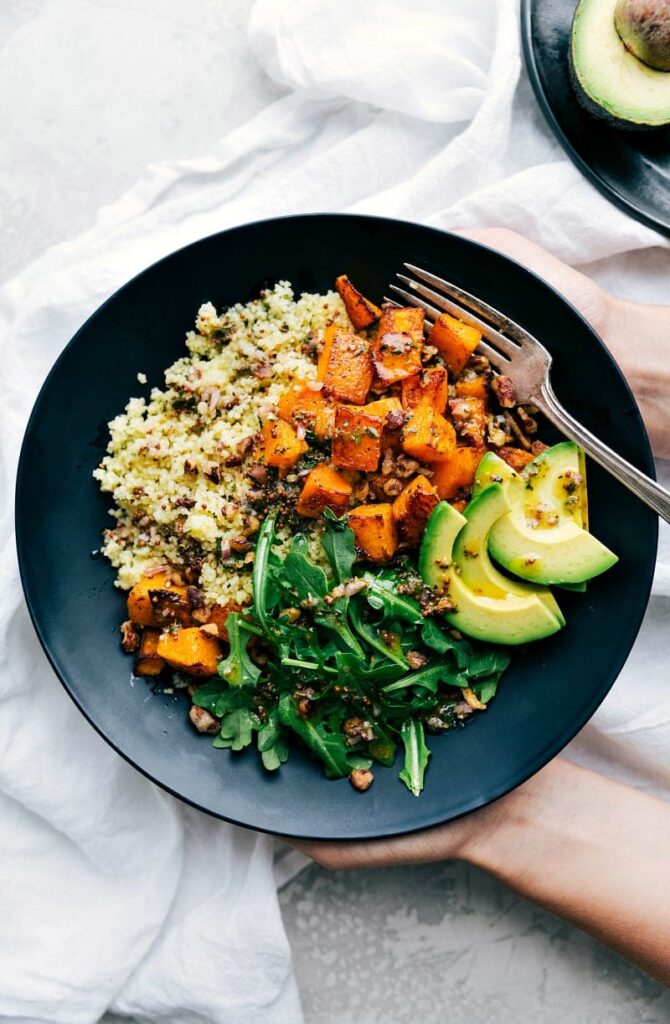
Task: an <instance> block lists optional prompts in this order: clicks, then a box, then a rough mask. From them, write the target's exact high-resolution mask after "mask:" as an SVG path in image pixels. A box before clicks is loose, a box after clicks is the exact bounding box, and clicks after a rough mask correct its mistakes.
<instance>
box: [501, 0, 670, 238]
mask: <svg viewBox="0 0 670 1024" xmlns="http://www.w3.org/2000/svg"><path fill="white" fill-rule="evenodd" d="M576 6H577V0H521V33H522V38H523V49H524V55H525V58H526V67H527V68H528V74H529V76H530V80H531V83H532V86H533V89H534V91H535V95H536V97H537V100H538V103H539V104H540V107H541V108H542V112H543V113H544V116H545V117H546V119H547V121H548V122H549V125H550V126H551V128H552V129H553V131H554V132H555V134H556V137H557V138H558V140H559V142H560V143H561V144H562V146H563V148H564V149H565V151H566V153H567V154H568V156H569V157H570V159H571V160H572V161H573V163H575V164H576V165H577V167H578V168H579V169H580V171H581V172H582V173H583V174H585V175H586V177H587V178H588V179H589V180H590V181H591V182H592V183H593V184H594V185H595V186H596V188H597V189H599V190H600V191H601V192H602V193H603V194H604V195H605V196H607V198H608V199H609V200H611V202H613V203H615V204H616V205H617V206H620V207H621V208H622V209H623V210H625V211H626V213H629V214H630V215H631V216H632V217H636V218H637V220H640V221H642V223H643V224H647V225H648V226H649V227H651V228H656V230H657V231H662V232H664V233H665V234H670V131H667V130H664V131H653V132H634V131H619V130H617V129H615V128H610V127H609V126H608V125H606V124H605V123H604V122H602V121H598V120H597V119H596V118H594V117H591V115H590V114H587V113H586V111H585V110H584V109H583V108H582V107H581V106H580V105H579V103H578V102H577V98H576V96H575V93H574V91H573V88H572V85H571V84H570V75H569V71H568V48H569V44H570V28H571V25H572V17H573V15H574V13H575V8H576Z"/></svg>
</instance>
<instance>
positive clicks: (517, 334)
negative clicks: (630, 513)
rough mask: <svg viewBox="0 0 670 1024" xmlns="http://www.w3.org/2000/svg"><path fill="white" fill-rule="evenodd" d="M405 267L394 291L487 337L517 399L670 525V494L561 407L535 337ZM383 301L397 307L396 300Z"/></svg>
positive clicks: (487, 350) (490, 353) (485, 351)
mask: <svg viewBox="0 0 670 1024" xmlns="http://www.w3.org/2000/svg"><path fill="white" fill-rule="evenodd" d="M404 267H405V269H406V270H408V271H409V273H410V274H411V275H412V276H411V277H409V276H408V275H407V274H397V275H396V276H397V277H398V279H399V280H400V281H402V282H403V284H404V285H405V287H404V288H401V287H399V286H398V285H396V284H392V285H391V286H390V287H391V290H392V291H393V292H394V293H395V294H396V295H398V296H400V297H401V298H402V299H403V300H404V302H405V303H407V304H408V305H411V306H419V307H420V308H421V309H423V311H424V312H425V313H426V315H427V317H428V318H429V320H431V321H432V320H434V319H435V317H436V316H438V314H439V313H441V312H446V313H450V314H451V315H452V316H455V317H458V319H460V320H463V321H464V322H465V323H467V324H470V326H471V327H476V328H477V330H478V331H481V333H482V335H483V337H484V338H485V339H486V340H485V341H481V342H480V343H479V346H478V350H479V351H480V352H481V353H482V355H485V356H486V357H487V358H488V360H489V362H490V363H491V365H492V366H494V367H495V369H496V370H497V371H498V372H499V373H501V374H505V375H506V376H508V377H510V378H511V380H512V381H513V383H514V388H515V391H516V397H517V400H518V402H519V403H520V404H528V405H534V406H536V407H537V408H538V409H539V410H540V412H542V413H544V415H545V416H546V418H547V419H548V420H549V421H550V422H551V423H553V424H554V426H555V427H558V429H559V430H560V431H561V432H562V433H564V434H565V435H566V437H569V438H570V440H571V441H574V442H575V443H576V444H578V445H580V446H581V447H582V448H583V449H584V451H585V452H587V454H588V455H590V456H591V458H592V459H594V460H595V461H596V462H598V463H600V465H601V466H603V467H604V468H605V469H606V470H607V471H608V472H609V473H611V474H612V476H614V477H616V479H617V480H619V481H621V483H622V484H623V485H624V486H625V487H627V488H628V490H629V491H632V492H633V494H635V495H637V497H638V498H640V499H641V500H642V501H644V502H645V503H646V504H647V505H649V507H650V508H653V510H654V511H655V512H657V513H658V515H659V516H661V517H662V518H663V519H665V521H666V522H669V523H670V492H668V491H666V490H665V488H664V487H661V486H660V485H659V484H657V483H656V481H655V480H651V479H650V478H649V477H648V476H646V475H645V474H644V473H641V472H640V470H639V469H636V468H635V466H631V464H630V463H629V462H626V460H625V459H622V457H621V456H620V455H617V453H616V452H614V451H612V449H611V448H608V446H607V445H606V444H603V442H602V441H600V440H599V439H598V438H597V437H596V436H595V435H594V434H592V433H591V431H590V430H587V429H586V427H584V426H582V424H581V423H580V422H579V421H578V420H576V419H575V418H574V416H571V415H570V413H569V412H567V410H566V409H564V408H563V406H562V405H561V403H560V402H559V401H558V399H557V398H556V395H555V394H554V390H553V388H552V386H551V382H550V380H549V371H550V369H551V355H550V354H549V352H548V351H547V350H546V348H545V347H544V345H542V344H541V342H539V341H538V340H537V338H534V337H533V335H532V334H529V333H528V331H525V330H524V329H523V327H520V326H519V324H517V323H515V322H514V321H513V320H510V319H509V318H508V317H506V316H504V314H503V313H500V312H499V311H498V310H497V309H494V308H493V307H492V306H489V305H488V303H486V302H484V301H483V300H482V299H478V298H476V296H474V295H470V293H469V292H466V291H464V290H463V289H462V288H458V287H457V286H456V285H454V284H451V283H450V282H449V281H444V280H443V279H442V278H441V277H437V276H436V275H435V274H431V273H429V272H428V271H427V270H422V269H421V268H420V267H416V266H414V264H412V263H405V264H404ZM387 301H390V302H393V304H394V305H399V303H398V302H397V301H395V300H394V299H388V300H387Z"/></svg>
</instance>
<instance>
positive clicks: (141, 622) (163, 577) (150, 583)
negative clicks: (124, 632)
mask: <svg viewBox="0 0 670 1024" xmlns="http://www.w3.org/2000/svg"><path fill="white" fill-rule="evenodd" d="M152 591H153V592H158V591H163V592H171V593H172V594H173V595H174V596H173V601H174V606H175V610H176V609H177V608H183V606H184V605H185V604H186V606H187V607H188V604H187V600H188V598H187V590H186V587H184V586H182V585H181V584H179V583H176V582H175V577H174V574H173V573H171V572H169V571H168V570H165V572H157V573H154V574H153V575H151V576H143V577H142V578H141V579H140V580H139V582H138V583H136V584H135V586H134V587H133V589H132V590H131V591H130V593H129V594H128V618H129V619H130V620H131V621H132V622H134V623H135V624H136V625H138V626H158V625H159V624H160V623H159V621H158V618H157V615H156V612H157V609H156V608H154V605H153V604H152V600H151V592H152Z"/></svg>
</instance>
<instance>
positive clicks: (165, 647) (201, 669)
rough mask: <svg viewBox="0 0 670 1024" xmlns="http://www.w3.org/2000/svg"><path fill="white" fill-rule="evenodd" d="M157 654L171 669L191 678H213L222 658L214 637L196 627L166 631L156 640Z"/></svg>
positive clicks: (218, 643)
mask: <svg viewBox="0 0 670 1024" xmlns="http://www.w3.org/2000/svg"><path fill="white" fill-rule="evenodd" d="M157 653H158V656H159V658H163V659H164V660H165V661H166V662H167V663H168V665H170V666H171V667H172V668H176V669H179V670H180V671H181V672H187V673H188V674H189V675H191V676H203V677H206V676H213V675H216V668H217V665H218V664H219V662H220V661H221V659H222V658H223V648H222V646H221V643H220V641H219V640H217V638H216V637H215V636H210V635H209V634H208V633H203V631H202V630H201V629H200V627H198V626H192V627H189V628H188V629H174V630H168V631H167V632H166V633H161V635H160V637H159V639H158V645H157Z"/></svg>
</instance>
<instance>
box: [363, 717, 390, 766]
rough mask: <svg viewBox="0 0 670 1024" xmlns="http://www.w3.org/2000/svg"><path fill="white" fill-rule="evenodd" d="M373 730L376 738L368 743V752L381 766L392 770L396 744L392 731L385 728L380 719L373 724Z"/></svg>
mask: <svg viewBox="0 0 670 1024" xmlns="http://www.w3.org/2000/svg"><path fill="white" fill-rule="evenodd" d="M372 728H373V729H374V731H375V738H374V739H373V740H370V742H369V743H368V752H369V754H370V756H371V757H373V758H374V759H375V761H378V762H379V764H383V765H384V767H385V768H390V767H391V765H392V764H393V762H394V761H395V755H396V742H395V740H394V738H393V736H392V734H391V731H390V730H389V729H387V728H385V727H384V726H383V725H382V724H381V722H380V721H379V719H376V720H375V721H374V722H373V725H372Z"/></svg>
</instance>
